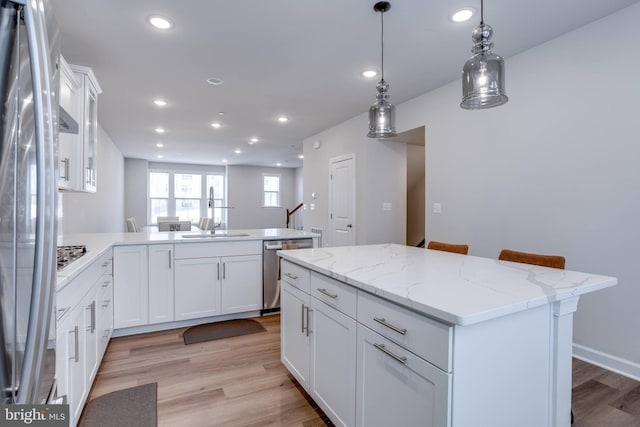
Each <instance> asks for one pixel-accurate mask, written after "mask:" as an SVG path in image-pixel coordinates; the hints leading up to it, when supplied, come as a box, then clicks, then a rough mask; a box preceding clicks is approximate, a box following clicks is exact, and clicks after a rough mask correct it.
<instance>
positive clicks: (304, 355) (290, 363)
mask: <svg viewBox="0 0 640 427" xmlns="http://www.w3.org/2000/svg"><path fill="white" fill-rule="evenodd" d="M283 264H284V262H283ZM283 269H284V266H283ZM307 283H308V280H307ZM280 295H281V296H280V313H281V314H280V349H281V360H282V364H283V365H284V366H286V368H287V369H288V370H289V372H291V374H292V375H293V376H294V377H295V378H296V380H298V382H299V383H300V385H302V387H304V388H305V389H307V390H308V387H309V384H310V378H309V354H310V341H309V321H310V319H309V316H310V313H309V309H310V307H309V294H308V293H306V292H303V291H301V290H300V289H298V288H297V287H295V286H294V285H292V284H291V283H289V282H288V281H286V280H284V279H283V280H282V283H281V287H280Z"/></svg>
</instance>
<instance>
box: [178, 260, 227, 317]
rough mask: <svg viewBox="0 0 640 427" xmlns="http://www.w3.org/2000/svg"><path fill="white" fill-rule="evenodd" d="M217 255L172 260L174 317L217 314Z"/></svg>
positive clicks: (218, 271) (218, 307) (219, 269)
mask: <svg viewBox="0 0 640 427" xmlns="http://www.w3.org/2000/svg"><path fill="white" fill-rule="evenodd" d="M221 270H222V266H221V265H220V258H196V259H177V260H175V296H174V301H175V305H174V307H175V320H186V319H195V318H198V317H207V316H215V315H218V314H220V280H221V277H222V271H221Z"/></svg>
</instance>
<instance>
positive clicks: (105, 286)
mask: <svg viewBox="0 0 640 427" xmlns="http://www.w3.org/2000/svg"><path fill="white" fill-rule="evenodd" d="M110 283H111V280H105V281H104V282H102V285H100V286H101V287H103V288H108V287H109V284H110Z"/></svg>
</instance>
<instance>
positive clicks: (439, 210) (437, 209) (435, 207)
mask: <svg viewBox="0 0 640 427" xmlns="http://www.w3.org/2000/svg"><path fill="white" fill-rule="evenodd" d="M433 213H434V214H439V213H442V204H440V203H434V204H433Z"/></svg>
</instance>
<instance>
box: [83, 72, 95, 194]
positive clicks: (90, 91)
mask: <svg viewBox="0 0 640 427" xmlns="http://www.w3.org/2000/svg"><path fill="white" fill-rule="evenodd" d="M83 136H84V140H83V142H84V144H83V148H84V191H87V192H91V193H95V192H96V172H97V170H96V162H97V154H98V91H97V89H96V88H95V86H94V85H93V83H92V82H91V80H90V79H89V77H88V76H84V135H83Z"/></svg>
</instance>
